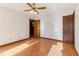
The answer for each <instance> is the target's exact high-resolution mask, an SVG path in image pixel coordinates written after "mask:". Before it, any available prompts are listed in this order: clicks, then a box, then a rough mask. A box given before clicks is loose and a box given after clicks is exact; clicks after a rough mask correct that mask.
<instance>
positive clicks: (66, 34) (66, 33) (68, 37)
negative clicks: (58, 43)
mask: <svg viewBox="0 0 79 59" xmlns="http://www.w3.org/2000/svg"><path fill="white" fill-rule="evenodd" d="M63 41H65V42H69V43H72V44H74V14H73V15H68V16H64V17H63Z"/></svg>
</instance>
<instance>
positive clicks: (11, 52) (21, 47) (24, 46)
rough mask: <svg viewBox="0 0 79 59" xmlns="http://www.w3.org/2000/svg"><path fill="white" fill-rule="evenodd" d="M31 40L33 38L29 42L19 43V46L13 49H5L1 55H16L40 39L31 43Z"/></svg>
mask: <svg viewBox="0 0 79 59" xmlns="http://www.w3.org/2000/svg"><path fill="white" fill-rule="evenodd" d="M31 41H33V40H30V41H29V42H26V43H23V44H21V45H19V46H17V47H13V48H12V49H9V50H7V51H4V52H3V53H1V54H0V55H1V56H12V55H15V54H17V53H19V52H20V51H22V50H24V49H25V48H28V47H30V46H32V45H33V44H35V43H37V42H38V41H34V42H33V43H30V42H31ZM28 43H29V44H28Z"/></svg>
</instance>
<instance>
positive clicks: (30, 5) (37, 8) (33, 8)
mask: <svg viewBox="0 0 79 59" xmlns="http://www.w3.org/2000/svg"><path fill="white" fill-rule="evenodd" d="M27 5H28V6H29V7H30V9H27V10H24V11H25V12H27V11H30V12H31V13H35V14H39V12H38V10H42V9H46V7H36V4H35V3H27Z"/></svg>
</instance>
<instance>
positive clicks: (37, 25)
mask: <svg viewBox="0 0 79 59" xmlns="http://www.w3.org/2000/svg"><path fill="white" fill-rule="evenodd" d="M34 36H35V37H40V20H35V22H34Z"/></svg>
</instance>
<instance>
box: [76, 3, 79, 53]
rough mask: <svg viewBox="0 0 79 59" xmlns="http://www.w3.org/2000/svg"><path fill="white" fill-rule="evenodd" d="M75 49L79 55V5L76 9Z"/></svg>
mask: <svg viewBox="0 0 79 59" xmlns="http://www.w3.org/2000/svg"><path fill="white" fill-rule="evenodd" d="M75 48H76V50H77V52H78V54H79V4H77V5H76V8H75Z"/></svg>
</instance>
